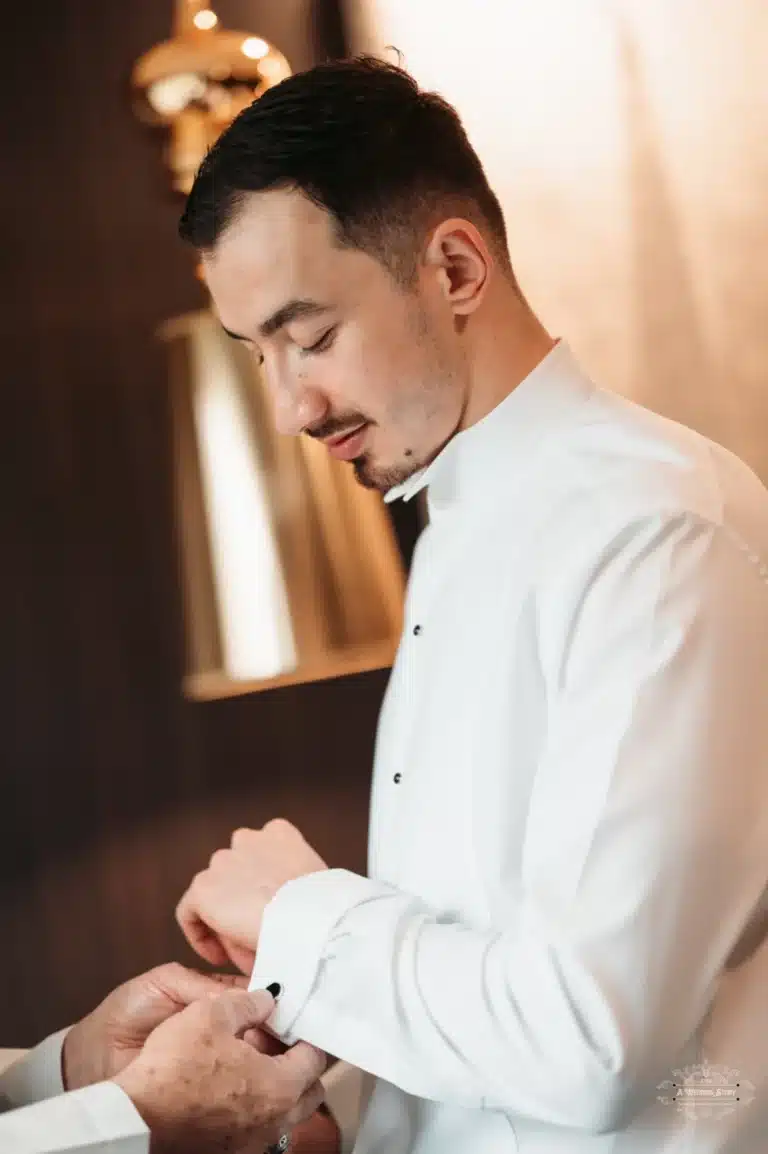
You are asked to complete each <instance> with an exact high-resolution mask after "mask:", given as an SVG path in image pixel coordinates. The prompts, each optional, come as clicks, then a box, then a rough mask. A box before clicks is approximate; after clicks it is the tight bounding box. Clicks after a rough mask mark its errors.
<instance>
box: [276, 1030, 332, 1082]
mask: <svg viewBox="0 0 768 1154" xmlns="http://www.w3.org/2000/svg"><path fill="white" fill-rule="evenodd" d="M275 1062H276V1064H277V1065H278V1066H279V1067H280V1077H281V1078H282V1079H285V1078H286V1077H287V1078H288V1080H289V1081H290V1084H291V1086H292V1088H293V1092H294V1095H299V1094H301V1093H302V1092H303V1091H304V1090H305V1089H306V1087H307V1086H311V1085H312V1084H313V1082H316V1081H317V1079H318V1078H319V1077H320V1076H321V1075H322V1074H323V1072H324V1071H325V1067H326V1066H327V1064H328V1058H327V1056H326V1055H325V1054H324V1053H323V1051H322V1050H317V1049H315V1047H314V1046H310V1044H309V1042H297V1043H296V1045H295V1046H291V1048H290V1050H286V1051H285V1053H284V1054H279V1055H278V1056H277V1057H276V1058H275Z"/></svg>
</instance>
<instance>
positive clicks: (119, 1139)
mask: <svg viewBox="0 0 768 1154" xmlns="http://www.w3.org/2000/svg"><path fill="white" fill-rule="evenodd" d="M0 1150H3V1151H5V1150H7V1151H9V1154H10V1151H13V1154H56V1152H61V1151H66V1154H149V1130H148V1129H147V1127H146V1125H145V1124H144V1122H143V1121H142V1119H141V1117H140V1116H139V1114H138V1112H137V1111H136V1110H135V1109H134V1107H133V1105H132V1103H131V1101H130V1099H129V1098H128V1096H127V1095H126V1094H124V1093H123V1091H122V1090H121V1089H120V1087H119V1086H116V1085H115V1084H114V1083H112V1082H100V1083H98V1084H97V1085H95V1086H86V1087H85V1089H83V1090H75V1091H73V1092H72V1093H70V1094H60V1095H58V1096H57V1097H55V1098H49V1099H47V1100H46V1101H44V1102H38V1103H37V1104H36V1105H29V1106H24V1107H22V1108H21V1109H18V1110H11V1112H10V1113H7V1114H2V1116H0Z"/></svg>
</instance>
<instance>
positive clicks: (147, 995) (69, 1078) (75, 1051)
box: [62, 962, 259, 1090]
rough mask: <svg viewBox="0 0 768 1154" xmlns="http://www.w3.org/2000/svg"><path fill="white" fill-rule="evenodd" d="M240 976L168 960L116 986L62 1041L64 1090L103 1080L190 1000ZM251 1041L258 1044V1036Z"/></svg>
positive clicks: (240, 982)
mask: <svg viewBox="0 0 768 1154" xmlns="http://www.w3.org/2000/svg"><path fill="white" fill-rule="evenodd" d="M233 985H237V986H242V985H244V981H243V979H241V978H239V977H237V978H236V977H234V976H229V975H227V974H208V975H206V974H198V973H196V972H195V971H194V970H187V969H185V968H184V966H180V965H178V964H176V963H175V962H172V963H171V964H169V965H166V966H157V968H156V969H154V970H150V971H149V972H148V973H146V974H142V975H141V976H140V977H138V978H133V979H132V980H131V981H130V982H126V983H125V984H124V985H122V986H119V987H118V988H117V989H116V990H113V992H112V993H111V994H110V995H109V996H108V997H106V998H105V999H104V1001H103V1002H102V1003H101V1005H100V1006H97V1007H96V1009H95V1010H94V1011H93V1012H92V1013H91V1014H89V1015H88V1017H87V1018H83V1020H82V1021H81V1022H78V1023H77V1024H76V1025H75V1026H73V1027H72V1029H71V1030H70V1031H69V1033H68V1034H67V1036H66V1038H65V1039H64V1051H63V1055H62V1077H63V1080H64V1085H65V1087H66V1089H67V1090H77V1089H79V1088H80V1087H81V1086H90V1085H92V1084H93V1083H94V1082H104V1081H106V1080H107V1079H109V1078H112V1077H114V1075H115V1074H117V1073H119V1071H120V1070H122V1069H123V1068H124V1067H125V1066H127V1065H128V1063H129V1062H132V1061H133V1059H134V1058H135V1057H136V1056H137V1054H138V1053H139V1051H140V1050H141V1048H142V1046H143V1045H144V1043H145V1042H146V1040H147V1038H148V1037H149V1035H150V1034H151V1033H152V1031H153V1030H154V1029H155V1028H156V1027H157V1026H159V1025H160V1024H161V1023H162V1022H164V1021H166V1019H167V1018H170V1017H171V1016H172V1015H173V1014H177V1013H178V1012H179V1011H180V1010H183V1009H184V1008H185V1007H186V1006H188V1005H189V1004H190V1002H195V1001H197V1000H198V999H200V998H210V997H217V996H218V995H219V994H221V993H222V989H223V988H226V987H227V986H233ZM249 1041H251V1042H252V1043H253V1044H254V1045H258V1042H259V1039H258V1036H257V1035H256V1034H254V1035H253V1036H249Z"/></svg>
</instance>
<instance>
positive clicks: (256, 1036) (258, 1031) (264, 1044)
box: [243, 1026, 285, 1058]
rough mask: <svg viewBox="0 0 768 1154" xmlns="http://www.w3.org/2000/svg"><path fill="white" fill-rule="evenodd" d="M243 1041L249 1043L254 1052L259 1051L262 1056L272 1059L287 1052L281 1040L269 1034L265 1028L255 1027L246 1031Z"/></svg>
mask: <svg viewBox="0 0 768 1154" xmlns="http://www.w3.org/2000/svg"><path fill="white" fill-rule="evenodd" d="M243 1041H244V1042H247V1044H248V1045H249V1046H250V1047H251V1049H252V1050H258V1052H259V1053H260V1054H266V1055H267V1056H268V1057H270V1058H274V1057H275V1056H276V1055H277V1054H282V1053H284V1051H285V1046H284V1044H283V1043H282V1042H281V1041H280V1040H279V1038H276V1037H275V1036H274V1035H273V1034H269V1033H267V1031H266V1030H265V1029H264V1027H263V1026H255V1027H252V1028H251V1029H248V1030H246V1031H245V1033H244V1034H243Z"/></svg>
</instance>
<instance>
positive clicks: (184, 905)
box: [176, 874, 230, 966]
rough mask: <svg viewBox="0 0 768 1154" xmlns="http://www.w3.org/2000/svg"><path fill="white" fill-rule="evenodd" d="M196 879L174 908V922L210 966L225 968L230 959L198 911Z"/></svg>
mask: <svg viewBox="0 0 768 1154" xmlns="http://www.w3.org/2000/svg"><path fill="white" fill-rule="evenodd" d="M199 877H200V875H199V874H198V876H197V878H195V880H194V881H193V882H192V885H191V886H190V887H189V889H188V890H187V892H186V893H185V894H184V897H183V898H182V899H181V901H180V902H179V904H178V905H177V906H176V921H177V922H178V924H179V927H180V928H181V932H182V933H183V934H184V937H185V938H186V939H187V941H188V942H189V944H190V946H191V947H192V949H193V950H194V951H195V953H196V954H199V955H200V957H201V958H205V960H206V961H207V962H210V963H211V965H212V966H226V965H228V964H229V961H230V958H229V955H228V954H227V952H226V950H225V949H224V947H223V946H222V944H221V942H220V941H219V939H218V937H217V935H216V934H215V933H214V931H213V930H211V928H210V927H209V926H207V925H206V924H205V922H204V921H203V919H202V918H201V916H200V913H199V911H198V900H197V888H198V878H199Z"/></svg>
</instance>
